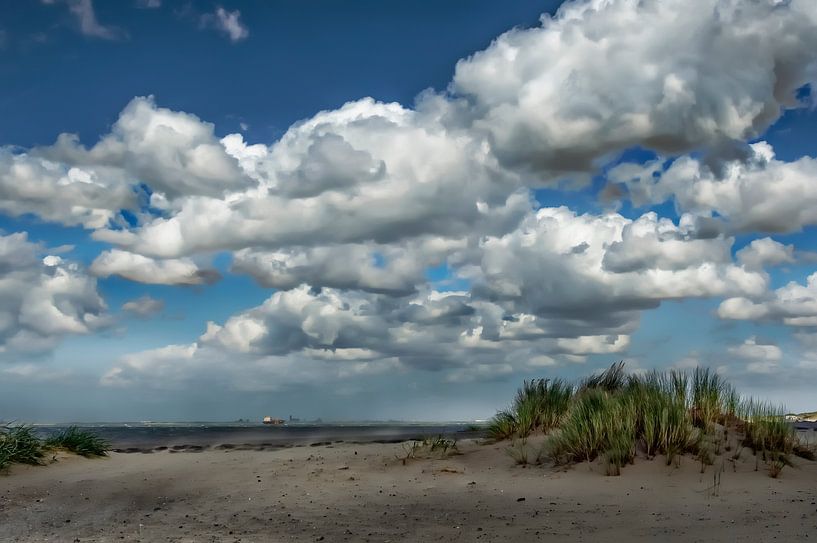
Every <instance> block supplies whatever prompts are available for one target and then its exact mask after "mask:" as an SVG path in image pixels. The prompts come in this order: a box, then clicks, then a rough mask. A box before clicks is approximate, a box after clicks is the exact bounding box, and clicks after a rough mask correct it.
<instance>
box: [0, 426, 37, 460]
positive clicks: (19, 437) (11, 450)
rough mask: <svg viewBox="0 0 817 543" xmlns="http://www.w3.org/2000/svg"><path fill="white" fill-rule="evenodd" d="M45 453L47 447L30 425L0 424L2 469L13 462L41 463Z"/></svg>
mask: <svg viewBox="0 0 817 543" xmlns="http://www.w3.org/2000/svg"><path fill="white" fill-rule="evenodd" d="M44 455H45V447H44V446H43V443H42V441H41V440H40V439H39V438H37V436H35V435H34V432H33V431H32V429H31V427H30V426H25V425H12V424H6V425H3V426H0V470H3V469H5V468H7V467H8V466H9V465H11V464H40V463H42V458H43V456H44Z"/></svg>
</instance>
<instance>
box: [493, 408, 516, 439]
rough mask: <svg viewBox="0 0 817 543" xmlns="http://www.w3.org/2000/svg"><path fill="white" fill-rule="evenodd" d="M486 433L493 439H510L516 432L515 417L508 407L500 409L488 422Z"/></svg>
mask: <svg viewBox="0 0 817 543" xmlns="http://www.w3.org/2000/svg"><path fill="white" fill-rule="evenodd" d="M486 433H487V434H488V438H489V439H492V440H494V441H502V440H504V439H511V438H512V437H513V436H514V434H516V417H515V416H514V414H513V413H512V412H511V411H510V410H508V409H505V410H503V411H500V412H499V413H497V414H496V415H494V417H493V418H492V419H491V421H490V422H489V423H488V427H487V429H486Z"/></svg>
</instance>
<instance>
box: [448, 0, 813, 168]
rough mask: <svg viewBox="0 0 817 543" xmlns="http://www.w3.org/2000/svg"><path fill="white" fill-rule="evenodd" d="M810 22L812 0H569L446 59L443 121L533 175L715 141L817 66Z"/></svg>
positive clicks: (743, 132) (776, 102) (785, 98)
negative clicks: (484, 140)
mask: <svg viewBox="0 0 817 543" xmlns="http://www.w3.org/2000/svg"><path fill="white" fill-rule="evenodd" d="M816 27H817V12H815V10H814V6H813V3H812V2H811V1H810V0H795V1H792V2H777V1H774V0H753V1H749V2H737V1H734V0H701V1H699V2H696V3H695V7H694V9H690V7H689V2H687V1H686V0H642V1H631V0H588V1H581V2H567V3H565V4H563V5H562V7H561V8H560V9H559V11H558V13H557V14H556V16H554V17H548V16H544V17H543V18H542V24H541V26H540V27H537V28H531V29H514V30H511V31H510V32H507V33H505V34H503V35H502V36H500V37H498V38H497V39H496V40H494V42H493V43H492V44H491V46H490V47H488V48H487V49H486V50H484V51H481V52H479V53H476V54H474V55H473V56H471V57H470V58H468V59H465V60H461V61H460V62H459V63H458V64H457V70H456V74H455V76H454V80H453V82H452V84H451V90H452V91H453V92H454V93H455V95H463V96H465V97H466V102H465V103H463V104H461V108H460V112H459V114H458V115H457V120H456V121H454V122H467V123H470V125H471V126H473V128H474V129H475V130H479V131H482V132H484V133H485V134H486V135H487V137H488V138H489V140H490V142H491V145H492V149H493V151H494V152H495V153H496V155H497V156H498V157H500V159H501V161H502V163H503V164H507V165H510V166H514V167H521V168H524V169H527V170H533V171H535V172H538V173H539V175H540V176H541V177H540V181H541V182H543V183H547V182H551V180H552V176H553V175H555V174H559V173H562V172H566V173H570V172H590V171H593V170H594V169H595V167H596V166H597V165H598V162H599V161H600V160H601V159H602V158H603V157H605V156H607V155H610V154H613V153H617V152H619V151H622V150H624V149H627V148H630V147H634V146H641V147H644V148H649V149H654V150H656V151H659V152H662V153H669V154H678V153H681V152H685V151H691V150H699V149H705V150H709V151H711V152H715V153H718V152H722V151H723V150H724V149H729V148H731V147H732V143H733V142H734V141H743V140H747V139H750V138H753V137H756V136H758V135H759V134H761V133H762V131H763V130H764V129H765V128H767V127H768V126H769V125H770V124H771V123H772V122H774V121H775V120H776V119H777V118H778V117H779V116H780V114H781V110H782V109H784V108H787V107H793V106H795V105H796V103H795V96H794V95H795V91H796V90H797V89H798V88H799V87H801V86H803V85H805V84H807V83H809V82H814V81H815V79H817V78H816V77H815V71H814V64H813V62H814V58H815V57H814V51H815V50H817V32H815V28H816ZM783 36H785V38H783ZM463 119H464V120H463Z"/></svg>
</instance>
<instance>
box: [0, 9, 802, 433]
mask: <svg viewBox="0 0 817 543" xmlns="http://www.w3.org/2000/svg"><path fill="white" fill-rule="evenodd" d="M560 4H561V5H560ZM0 78H2V81H3V88H2V90H0V119H2V121H0V419H5V420H12V419H18V420H25V421H38V422H63V421H69V420H83V421H117V420H236V419H238V418H260V417H261V416H263V415H272V416H281V417H287V416H289V415H290V414H292V415H293V416H296V417H300V418H302V419H315V418H319V417H320V418H323V419H324V420H363V419H366V420H387V419H399V420H424V421H435V420H438V421H439V420H473V419H480V418H487V417H490V416H491V415H492V414H493V413H494V412H495V411H496V410H497V409H498V408H502V407H504V406H505V404H506V403H507V402H508V401H509V399H510V398H511V396H512V394H513V391H514V390H515V389H516V387H517V386H518V385H519V384H520V383H521V382H522V380H523V379H526V378H532V377H565V378H575V377H576V376H580V375H582V376H583V375H587V374H588V373H589V372H591V371H593V370H595V369H600V368H603V367H606V366H609V364H611V363H612V362H614V361H617V360H624V361H625V362H626V363H627V366H628V368H630V370H632V371H647V370H651V369H654V368H657V369H667V368H692V367H695V366H696V365H703V366H709V367H712V368H714V369H716V370H717V371H719V372H720V373H722V374H723V375H724V376H725V377H727V378H728V379H729V380H730V381H732V382H733V383H734V384H735V385H736V386H737V387H738V389H739V390H740V391H741V392H743V393H745V394H751V395H756V396H760V397H763V398H767V399H769V400H771V401H773V402H777V403H781V404H785V405H786V406H787V407H788V408H789V409H790V410H792V411H804V410H813V409H817V405H815V401H814V398H815V397H817V396H815V391H817V236H815V233H816V232H817V231H816V230H815V225H817V158H815V156H817V145H816V144H815V141H817V138H815V136H817V111H815V104H817V102H815V95H814V91H813V89H814V88H815V87H814V86H815V83H816V82H817V4H814V3H813V2H811V0H789V1H784V2H781V1H776V0H742V1H741V0H702V1H701V2H700V4H699V5H698V4H696V7H695V9H694V10H693V9H689V5H688V3H686V2H683V1H682V0H664V1H660V2H659V1H658V0H644V1H641V2H634V1H630V0H586V1H570V2H565V3H563V4H562V3H560V2H555V1H554V2H547V1H539V2H534V1H518V2H516V1H515V2H510V3H503V4H499V3H496V2H491V1H487V0H474V1H465V0H462V1H460V0H454V1H451V2H444V3H440V2H431V1H413V2H407V1H400V2H379V1H374V0H366V1H363V0H361V1H354V2H344V1H340V0H314V1H276V2H263V3H262V2H253V3H249V2H210V1H208V2H196V1H193V2H189V1H179V2H172V1H169V0H134V1H123V2H114V1H101V0H96V1H92V0H48V1H46V0H43V1H41V2H25V3H21V2H12V1H10V0H0Z"/></svg>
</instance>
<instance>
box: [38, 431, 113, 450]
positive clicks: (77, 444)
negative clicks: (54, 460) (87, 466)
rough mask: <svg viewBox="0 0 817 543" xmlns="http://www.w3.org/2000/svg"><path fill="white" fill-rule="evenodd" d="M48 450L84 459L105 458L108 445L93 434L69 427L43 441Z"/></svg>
mask: <svg viewBox="0 0 817 543" xmlns="http://www.w3.org/2000/svg"><path fill="white" fill-rule="evenodd" d="M45 445H46V447H48V448H50V449H63V450H66V451H70V452H72V453H76V454H79V455H81V456H85V457H92V456H106V455H107V452H108V450H109V449H110V448H111V446H110V443H108V441H106V440H105V439H103V438H101V437H99V436H98V435H96V434H95V433H93V432H89V431H87V430H80V429H79V428H77V427H76V426H70V427H68V428H66V429H65V430H63V431H62V432H60V433H59V434H57V435H55V436H52V437H50V438H48V439H47V440H46V441H45Z"/></svg>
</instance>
